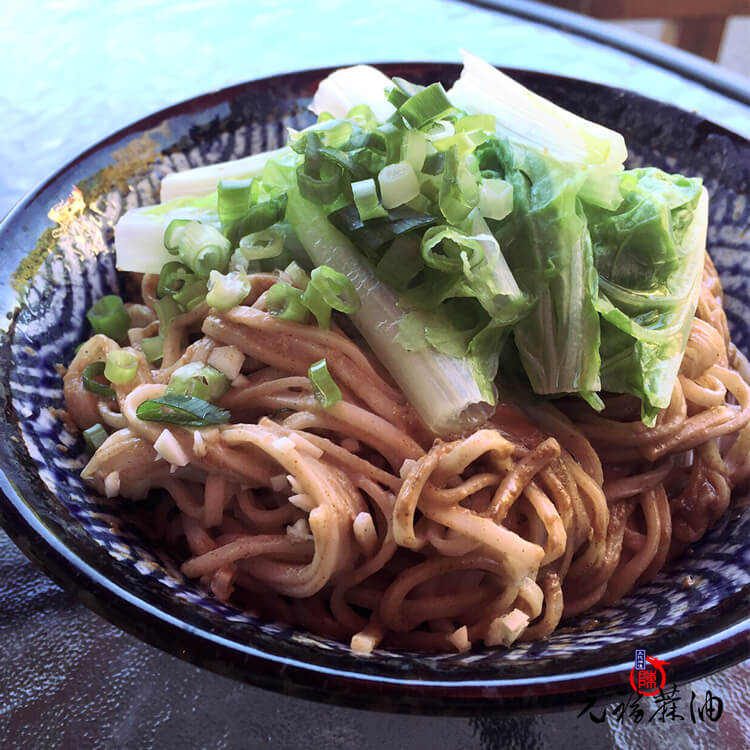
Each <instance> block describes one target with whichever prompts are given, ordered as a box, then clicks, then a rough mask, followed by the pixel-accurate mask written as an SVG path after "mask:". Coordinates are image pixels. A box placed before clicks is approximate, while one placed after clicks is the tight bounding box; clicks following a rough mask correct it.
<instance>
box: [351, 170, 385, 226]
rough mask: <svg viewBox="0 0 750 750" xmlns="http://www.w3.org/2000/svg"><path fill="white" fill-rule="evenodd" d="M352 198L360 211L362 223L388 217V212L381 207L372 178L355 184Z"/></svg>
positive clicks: (353, 184)
mask: <svg viewBox="0 0 750 750" xmlns="http://www.w3.org/2000/svg"><path fill="white" fill-rule="evenodd" d="M352 196H353V197H354V205H355V206H356V207H357V211H359V218H360V219H362V221H368V220H369V219H378V218H382V217H387V216H388V212H387V211H386V210H385V209H384V208H383V207H382V206H381V205H380V200H379V199H378V191H377V188H376V187H375V180H373V179H372V178H370V179H368V180H360V181H359V182H353V183H352Z"/></svg>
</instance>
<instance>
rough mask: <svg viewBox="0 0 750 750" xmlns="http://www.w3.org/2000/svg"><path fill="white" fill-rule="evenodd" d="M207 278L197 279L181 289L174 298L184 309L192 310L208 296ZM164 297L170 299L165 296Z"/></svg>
mask: <svg viewBox="0 0 750 750" xmlns="http://www.w3.org/2000/svg"><path fill="white" fill-rule="evenodd" d="M206 289H207V287H206V279H195V281H191V282H190V283H187V284H185V286H183V287H182V289H180V291H179V292H177V294H174V295H173V296H172V299H173V300H174V301H175V302H176V303H177V304H178V305H179V306H180V307H181V308H182V309H183V310H192V309H193V308H195V307H198V305H200V304H201V302H203V300H204V299H205V298H206ZM164 299H169V298H168V297H165V298H164Z"/></svg>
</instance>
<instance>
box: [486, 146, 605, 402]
mask: <svg viewBox="0 0 750 750" xmlns="http://www.w3.org/2000/svg"><path fill="white" fill-rule="evenodd" d="M477 157H478V159H479V166H480V169H481V170H482V175H483V176H499V177H501V178H503V179H505V180H506V181H508V182H510V183H511V185H513V196H514V197H513V201H514V206H513V212H512V214H511V215H510V216H509V217H508V218H507V219H505V220H503V221H502V222H501V223H500V224H499V225H498V226H497V227H496V233H497V239H498V241H499V243H500V246H501V247H502V249H503V254H504V255H505V258H506V259H507V261H508V264H509V266H510V269H511V271H512V272H513V275H514V277H515V278H516V280H517V281H518V283H519V285H520V287H521V289H522V290H523V291H524V292H526V293H527V294H528V295H529V296H530V297H531V298H532V299H533V300H534V307H533V309H532V310H531V312H530V314H529V315H527V316H526V317H524V318H523V319H522V320H521V321H520V322H519V323H518V324H517V325H516V326H515V327H514V329H513V335H514V339H515V343H516V347H517V348H518V352H519V354H520V357H521V361H522V362H523V366H524V369H525V370H526V373H527V375H528V378H529V381H530V383H531V386H532V388H533V389H534V391H535V392H536V393H539V394H559V393H579V394H580V395H581V396H583V397H584V398H585V399H586V400H587V401H588V402H589V403H590V404H591V405H592V406H594V407H596V408H599V407H600V404H601V402H600V399H599V398H598V396H596V391H598V390H599V389H600V385H601V384H600V380H599V363H600V360H599V315H598V313H597V311H596V308H595V305H594V303H595V300H596V297H597V288H598V280H597V275H596V270H595V268H594V259H593V252H592V247H591V241H590V237H589V233H588V229H587V219H586V215H585V214H584V210H583V206H582V202H581V201H580V200H579V198H578V193H579V191H580V190H581V187H582V185H583V183H584V182H585V180H586V177H587V175H586V172H585V170H581V169H580V168H577V167H576V166H575V165H571V164H565V163H563V162H559V161H557V160H555V159H553V158H552V157H550V156H547V155H544V154H540V153H538V152H536V151H534V150H533V149H530V148H525V147H520V146H511V145H510V143H509V142H508V141H506V140H501V139H497V138H495V139H491V140H490V141H488V142H487V143H485V144H482V145H481V146H479V147H478V148H477Z"/></svg>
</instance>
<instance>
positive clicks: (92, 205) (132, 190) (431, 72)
mask: <svg viewBox="0 0 750 750" xmlns="http://www.w3.org/2000/svg"><path fill="white" fill-rule="evenodd" d="M381 67H383V69H384V70H385V71H386V72H387V73H388V74H391V75H400V76H403V77H404V78H407V79H410V80H414V81H417V82H423V83H426V82H430V81H433V80H441V81H442V82H443V83H445V84H450V83H451V82H452V81H453V80H454V79H455V78H456V77H457V75H458V72H459V69H458V66H455V65H442V64H418V63H409V64H396V65H394V64H389V65H385V66H381ZM328 72H330V71H326V70H317V71H309V72H302V73H295V74H291V75H283V76H277V77H274V78H267V79H264V80H260V81H254V82H251V83H247V84H243V85H240V86H235V87H232V88H229V89H225V90H223V91H219V92H216V93H211V94H207V95H205V96H201V97H198V98H196V99H193V100H190V101H187V102H185V103H183V104H180V105H177V106H175V107H171V108H169V109H166V110H164V111H162V112H159V113H156V114H154V115H152V116H150V117H148V118H146V119H145V120H142V121H140V122H137V123H135V124H134V125H131V126H130V127H128V128H125V129H124V130H122V131H120V132H118V133H115V134H113V135H112V136H110V137H109V138H107V139H106V140H104V141H102V142H101V143H99V144H97V145H95V146H93V147H92V148H91V149H89V150H88V151H86V152H85V153H84V154H82V155H81V156H80V157H78V158H77V159H75V160H74V161H73V162H71V163H70V164H68V165H67V166H66V167H64V168H63V169H61V170H60V171H59V172H57V173H56V174H55V175H53V176H52V177H51V178H50V179H49V180H47V181H46V182H45V183H44V184H43V185H42V186H41V187H39V188H38V189H37V190H36V191H35V192H33V193H32V194H31V195H29V196H28V197H27V198H26V199H25V200H23V201H22V202H21V203H20V204H19V205H18V206H17V207H16V208H15V209H14V210H13V211H12V212H11V213H10V215H9V216H8V217H7V218H6V219H5V221H4V223H3V224H2V227H1V228H0V258H2V270H1V271H0V276H1V278H0V280H1V281H2V282H3V284H2V286H1V287H0V309H2V311H4V312H7V313H8V317H9V321H8V333H7V334H3V335H2V340H1V341H0V407H1V408H2V413H3V415H4V420H3V421H2V423H1V424H0V467H1V468H2V472H1V473H0V489H1V490H2V493H3V494H4V498H2V499H1V502H0V521H1V522H2V525H3V526H4V528H5V529H6V530H7V532H8V533H9V534H10V536H11V537H12V538H13V539H14V540H15V542H16V543H17V544H18V546H19V547H21V549H23V550H24V552H26V554H27V555H29V557H31V558H32V559H33V560H35V561H36V562H37V563H38V564H39V565H40V566H41V567H42V568H43V569H44V570H45V571H46V572H47V573H48V574H49V575H50V576H51V577H52V578H53V579H55V580H56V581H57V582H59V583H60V584H61V585H63V586H64V587H66V588H68V589H71V590H73V591H75V592H76V594H77V595H78V597H79V598H80V600H81V601H82V602H83V603H84V604H86V605H87V606H89V607H90V608H91V609H93V610H95V611H96V612H98V613H100V614H101V615H103V616H104V617H106V618H108V619H109V620H111V621H112V622H113V623H115V624H116V625H118V626H120V627H121V628H123V629H124V630H127V631H128V632H130V633H133V634H134V635H136V636H138V637H139V638H142V639H143V640H145V641H147V642H149V643H151V644H154V645H156V646H158V647H160V648H162V649H164V650H166V651H168V652H170V653H172V654H175V655H177V656H180V657H181V658H184V659H187V660H189V661H191V662H194V663H196V664H199V665H201V666H204V667H207V668H209V669H212V670H215V671H217V672H220V673H223V674H227V675H230V676H232V677H236V678H239V679H242V680H245V681H247V682H250V683H253V684H255V685H259V686H261V687H265V688H270V689H274V690H279V691H283V692H285V693H288V694H292V695H297V696H302V697H306V698H312V699H316V700H323V701H328V702H333V703H340V704H345V705H351V706H357V707H360V708H375V709H383V710H390V711H405V712H422V713H440V714H468V713H473V712H487V711H492V712H497V711H503V712H504V711H508V710H519V709H526V710H530V709H534V710H538V709H541V708H554V707H558V708H560V707H563V706H568V705H571V704H574V703H575V704H578V703H580V702H582V701H584V700H586V699H588V698H590V697H594V696H595V697H598V698H601V697H603V696H606V695H613V694H615V693H616V692H620V691H623V690H629V688H628V679H629V674H630V668H631V666H632V664H633V653H634V649H635V648H644V649H646V651H647V652H648V653H649V654H650V655H658V656H659V657H661V658H662V659H664V660H667V661H669V662H670V664H669V667H668V668H667V676H668V679H669V681H670V682H681V681H685V680H689V679H694V678H696V677H699V676H702V675H705V674H707V673H709V672H711V671H715V670H716V669H719V668H722V667H724V666H727V665H729V664H731V663H733V662H736V661H738V660H739V659H741V658H743V657H745V656H747V654H748V629H749V628H750V620H749V619H748V613H749V612H750V606H749V603H750V507H747V506H745V507H744V508H742V507H735V508H734V509H733V510H731V511H730V512H729V513H727V514H726V516H725V517H724V518H723V519H721V521H720V522H719V523H718V524H717V525H716V526H715V527H714V528H713V529H712V530H711V531H710V532H709V533H708V534H707V535H706V537H705V538H704V539H703V540H701V541H700V543H698V544H696V545H694V547H692V548H690V549H689V550H688V551H687V552H686V554H685V555H683V556H682V557H681V558H680V559H678V560H677V561H675V562H674V563H673V564H671V565H669V566H668V567H667V568H666V569H665V570H663V571H662V572H661V573H660V574H659V575H658V576H657V578H656V579H655V580H654V581H653V582H652V583H650V584H648V585H646V586H643V587H642V588H639V589H638V590H637V591H636V592H634V593H633V594H631V595H630V596H627V597H625V598H624V599H622V600H621V601H619V602H617V604H615V605H613V606H610V607H607V608H600V609H596V610H594V611H591V612H588V613H586V614H584V615H583V616H581V617H578V618H576V619H574V620H570V621H567V622H564V623H563V624H562V626H561V627H560V628H559V629H558V630H557V631H556V632H555V633H554V634H553V635H552V636H551V637H550V638H548V639H546V640H542V641H539V642H536V643H531V644H522V645H518V646H516V647H514V648H512V649H510V650H506V649H502V648H500V649H498V648H496V649H479V650H476V651H472V652H471V653H468V654H445V655H439V656H433V655H431V656H425V655H420V654H414V653H405V652H393V651H388V650H384V649H380V650H377V651H376V652H375V653H373V654H372V655H369V656H364V655H357V654H353V653H352V652H351V651H350V650H349V648H348V647H347V646H346V645H345V644H341V643H337V642H333V641H330V640H326V639H324V638H320V637H317V636H313V635H311V634H310V633H308V632H303V631H301V630H298V629H296V628H293V627H289V626H287V625H284V624H281V623H277V622H268V621H265V620H261V619H258V618H255V617H251V616H249V615H246V614H244V613H243V612H240V611H238V610H236V609H233V608H232V607H229V606H225V605H224V604H221V603H219V602H218V601H216V600H215V599H213V598H212V597H211V595H210V594H209V593H208V592H207V591H206V590H204V589H203V588H202V587H201V586H200V585H199V584H198V583H196V582H193V581H188V580H186V579H185V578H184V577H183V576H182V575H181V574H180V572H179V567H178V565H177V564H176V563H175V561H173V560H172V559H170V557H169V555H168V554H166V553H165V552H164V551H163V550H162V549H159V548H158V547H156V546H154V545H153V544H152V543H151V542H150V541H148V539H147V538H146V537H145V536H144V535H143V534H142V533H141V532H140V531H139V529H138V527H137V525H136V524H134V523H132V522H131V521H129V520H128V517H127V515H126V514H125V515H124V514H123V512H122V505H121V504H120V503H118V501H116V500H115V501H112V500H107V499H105V498H101V497H98V496H95V495H93V494H91V493H90V492H89V491H88V490H87V488H86V487H85V486H84V484H83V482H82V481H81V479H80V477H79V472H80V469H81V467H82V466H83V465H84V463H85V460H86V458H85V454H84V450H83V445H82V442H81V441H80V440H78V439H76V438H73V437H71V436H70V435H69V434H68V433H67V432H66V431H65V430H64V429H63V426H62V424H61V423H60V421H59V420H57V419H55V418H54V417H53V415H52V413H51V412H50V407H52V408H54V407H62V406H63V395H62V381H61V378H60V376H59V375H58V374H57V372H56V370H55V367H54V365H55V364H56V363H66V362H69V361H70V359H71V358H72V355H73V351H74V349H75V347H76V346H77V344H78V343H79V342H80V341H81V340H82V338H83V337H84V335H85V333H86V323H85V318H84V315H85V312H86V311H87V309H88V308H89V306H90V305H91V304H92V302H93V301H94V300H95V299H96V298H98V297H99V296H101V295H102V294H106V293H110V292H117V291H118V289H119V281H118V275H117V273H116V271H115V267H114V254H113V250H112V241H113V227H114V225H115V223H116V221H117V219H118V217H119V216H120V215H121V214H122V212H123V211H124V210H126V209H128V208H131V207H133V206H136V205H141V204H147V203H153V202H156V201H157V200H158V196H159V183H160V180H161V178H162V177H163V176H164V175H165V174H167V173H168V172H171V171H174V170H182V169H187V168H189V167H195V166H199V165H203V164H210V163H214V162H218V161H222V160H226V159H233V158H238V157H241V156H245V155H247V154H249V153H254V152H257V151H262V150H266V149H269V148H274V147H276V146H278V145H280V144H281V143H282V142H283V140H284V135H285V129H286V127H288V126H291V127H295V128H301V127H304V126H306V125H308V124H309V123H311V122H312V119H313V118H312V115H311V114H310V113H309V112H308V111H307V109H306V106H307V104H308V103H309V100H310V97H311V95H312V93H313V91H314V90H315V88H316V86H317V84H318V82H319V81H320V80H321V79H322V78H323V77H324V76H325V75H327V73H328ZM512 75H514V76H515V77H516V78H518V79H519V80H520V81H521V82H522V83H524V84H525V85H527V86H529V87H530V88H532V89H533V90H535V91H537V92H539V93H540V94H542V95H544V96H546V97H548V98H550V99H551V100H553V101H555V102H558V103H560V104H562V105H564V106H565V107H567V108H569V109H571V110H573V111H574V112H577V113H578V114H581V115H583V116H585V117H587V118H590V119H593V120H595V121H598V122H601V123H602V124H604V125H606V126H608V127H611V128H615V129H616V130H619V131H620V132H622V133H623V134H624V136H625V138H626V141H627V143H628V146H629V150H630V160H629V166H639V165H655V166H658V167H661V168H663V169H665V170H668V171H672V172H683V173H685V174H689V175H699V176H701V177H702V178H703V180H704V182H705V184H706V187H707V188H708V191H709V193H710V196H711V221H710V229H709V236H708V245H709V251H710V253H711V255H712V257H713V259H714V262H715V263H716V266H717V268H718V269H719V272H720V274H721V278H722V282H723V284H724V289H725V292H726V311H727V316H728V318H729V323H730V327H731V330H732V335H733V338H734V341H735V342H736V343H737V345H738V346H739V347H740V348H741V349H742V350H743V351H744V352H745V353H748V352H750V307H749V305H750V285H749V284H748V282H749V281H750V234H748V233H747V231H746V230H747V227H748V223H749V222H748V219H749V217H750V205H749V204H748V196H749V195H750V143H748V142H747V141H745V140H744V139H742V138H740V137H739V136H737V135H734V134H732V133H729V132H727V131H725V130H723V129H722V128H721V127H719V126H717V125H714V124H712V123H710V122H706V121H705V120H702V119H701V118H700V117H698V116H696V115H694V114H690V113H687V112H683V111H680V110H677V109H675V108H673V107H671V106H669V105H667V104H662V103H658V102H655V101H652V100H649V99H646V98H643V97H641V96H638V95H636V94H633V93H629V92H627V91H623V90H619V89H613V88H608V87H606V86H601V85H596V84H592V83H587V82H583V81H577V80H571V79H566V78H560V77H555V76H550V75H542V74H538V73H530V72H522V71H512ZM74 186H77V188H78V190H80V193H76V192H75V191H73V188H74ZM55 207H56V208H55ZM51 209H53V212H52V213H50V210H51ZM50 216H51V217H53V218H54V219H55V221H54V222H51V221H50V218H49V217H50ZM14 269H15V270H16V271H15V274H13V272H14ZM686 576H692V578H693V579H694V585H692V586H690V587H687V586H685V585H683V582H684V581H685V578H686Z"/></svg>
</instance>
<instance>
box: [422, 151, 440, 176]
mask: <svg viewBox="0 0 750 750" xmlns="http://www.w3.org/2000/svg"><path fill="white" fill-rule="evenodd" d="M444 168H445V154H443V153H441V152H440V151H438V152H437V153H434V154H427V156H426V157H425V160H424V164H423V165H422V173H423V174H429V175H435V174H440V173H441V172H442V171H443V169H444Z"/></svg>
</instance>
